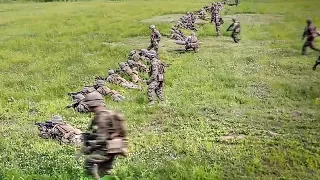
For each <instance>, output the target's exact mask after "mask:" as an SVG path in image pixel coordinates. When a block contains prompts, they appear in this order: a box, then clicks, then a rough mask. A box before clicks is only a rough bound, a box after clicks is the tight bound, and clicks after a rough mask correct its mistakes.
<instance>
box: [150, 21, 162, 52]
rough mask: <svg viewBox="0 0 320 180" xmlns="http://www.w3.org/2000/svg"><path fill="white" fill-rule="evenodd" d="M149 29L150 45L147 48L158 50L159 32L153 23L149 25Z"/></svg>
mask: <svg viewBox="0 0 320 180" xmlns="http://www.w3.org/2000/svg"><path fill="white" fill-rule="evenodd" d="M150 29H151V36H150V46H149V47H148V50H151V49H154V50H155V51H156V52H158V50H159V42H160V40H161V34H160V33H159V31H158V30H157V29H156V26H155V25H151V26H150Z"/></svg>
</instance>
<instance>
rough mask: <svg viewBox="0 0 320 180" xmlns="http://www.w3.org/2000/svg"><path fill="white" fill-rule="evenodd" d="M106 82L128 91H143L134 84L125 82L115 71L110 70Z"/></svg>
mask: <svg viewBox="0 0 320 180" xmlns="http://www.w3.org/2000/svg"><path fill="white" fill-rule="evenodd" d="M106 80H107V81H108V82H109V83H113V84H116V85H120V86H122V87H124V88H127V89H139V90H141V87H139V86H138V85H136V84H134V83H132V82H128V81H127V80H125V79H124V78H122V77H121V76H119V74H116V73H115V71H114V70H113V69H109V70H108V77H107V78H106Z"/></svg>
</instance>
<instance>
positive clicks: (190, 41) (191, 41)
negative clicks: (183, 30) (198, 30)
mask: <svg viewBox="0 0 320 180" xmlns="http://www.w3.org/2000/svg"><path fill="white" fill-rule="evenodd" d="M190 48H192V49H193V50H194V51H195V52H199V42H198V38H197V37H196V34H195V33H194V32H192V33H191V36H188V37H187V39H186V51H187V50H188V49H190Z"/></svg>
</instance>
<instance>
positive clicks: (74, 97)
mask: <svg viewBox="0 0 320 180" xmlns="http://www.w3.org/2000/svg"><path fill="white" fill-rule="evenodd" d="M73 99H74V101H75V103H77V102H79V101H81V100H83V99H84V95H82V94H80V93H79V94H76V95H74V96H73Z"/></svg>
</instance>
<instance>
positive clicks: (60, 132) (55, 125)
mask: <svg viewBox="0 0 320 180" xmlns="http://www.w3.org/2000/svg"><path fill="white" fill-rule="evenodd" d="M35 125H38V126H39V128H38V129H39V131H40V132H39V136H40V137H42V138H44V139H55V140H58V141H59V142H61V143H74V144H77V145H79V144H80V143H81V137H82V136H81V133H82V132H81V130H79V129H76V128H73V127H72V126H71V125H69V124H67V123H65V122H64V121H63V119H62V117H61V116H57V115H55V116H53V117H52V119H51V120H49V121H46V122H45V123H41V122H38V123H35Z"/></svg>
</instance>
